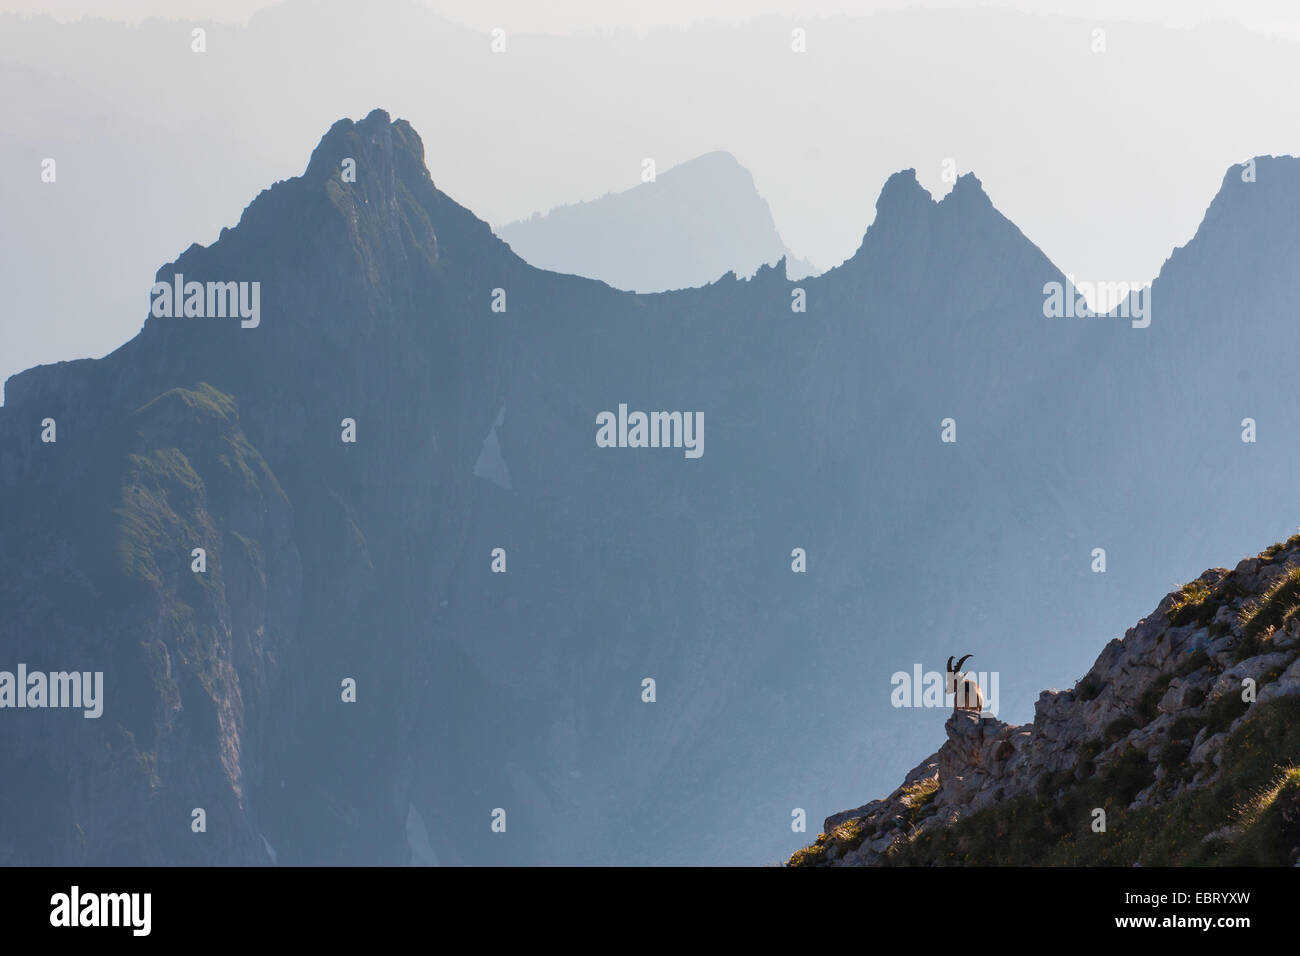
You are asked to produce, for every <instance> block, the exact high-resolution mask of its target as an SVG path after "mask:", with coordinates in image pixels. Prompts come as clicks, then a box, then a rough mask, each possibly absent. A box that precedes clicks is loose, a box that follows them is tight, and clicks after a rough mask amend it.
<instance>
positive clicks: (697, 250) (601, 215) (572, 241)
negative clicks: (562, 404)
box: [497, 152, 815, 292]
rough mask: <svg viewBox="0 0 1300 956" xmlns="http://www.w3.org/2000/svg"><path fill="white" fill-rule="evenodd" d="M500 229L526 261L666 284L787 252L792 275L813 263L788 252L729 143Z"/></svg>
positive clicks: (749, 266)
mask: <svg viewBox="0 0 1300 956" xmlns="http://www.w3.org/2000/svg"><path fill="white" fill-rule="evenodd" d="M497 234H498V235H499V236H500V237H501V238H502V239H504V240H505V241H506V242H508V243H509V244H510V247H511V249H513V250H514V251H515V252H516V253H517V254H518V255H520V256H522V257H523V258H524V259H526V260H527V261H528V262H530V263H531V264H532V265H535V266H537V267H539V268H542V269H551V270H554V271H555V272H569V273H573V274H574V275H581V276H587V277H589V278H592V279H601V280H603V281H605V282H608V283H609V284H610V285H612V286H614V287H615V288H619V289H629V290H631V291H633V292H663V291H665V290H668V289H684V288H689V287H691V286H700V285H704V284H706V283H708V282H712V281H713V280H715V279H717V278H718V277H719V276H722V275H726V274H727V273H728V272H735V273H737V274H738V275H742V276H748V275H752V274H753V273H754V272H755V271H756V270H757V269H758V267H759V266H762V265H775V264H776V263H777V262H779V261H780V260H781V259H782V258H786V259H787V261H788V273H789V277H790V278H792V279H800V278H803V277H804V276H807V275H809V274H811V273H812V272H814V271H815V270H814V269H813V268H812V266H811V265H810V264H809V263H807V262H805V261H803V260H798V259H793V257H791V256H790V252H789V250H788V249H787V248H786V247H785V243H783V242H782V241H781V237H780V236H779V235H777V231H776V225H775V224H774V223H773V222H772V212H771V210H770V209H769V208H768V206H767V203H766V202H765V201H764V200H763V198H762V197H761V196H759V194H758V191H757V190H756V189H755V188H754V179H753V177H752V176H750V174H749V171H748V170H747V169H745V167H743V166H741V165H740V163H738V162H736V159H735V157H733V156H732V155H731V154H730V153H725V152H716V153H707V154H705V155H703V156H700V157H697V158H696V159H693V160H691V161H690V162H686V163H682V164H681V165H680V166H674V167H673V168H672V169H670V170H668V171H666V172H665V173H663V175H661V176H657V177H656V178H655V179H654V181H652V182H644V183H642V184H641V185H639V186H636V187H634V188H632V189H629V190H627V191H626V192H621V193H611V194H609V195H607V196H602V197H601V198H600V199H596V200H593V201H591V202H581V203H575V204H574V205H570V206H560V207H558V208H556V209H552V210H551V211H550V212H548V213H546V214H545V215H534V216H533V217H531V218H529V219H523V220H520V221H519V222H512V223H508V224H507V225H505V226H502V227H501V228H500V229H498V230H497Z"/></svg>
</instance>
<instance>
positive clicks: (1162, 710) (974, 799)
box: [791, 535, 1300, 866]
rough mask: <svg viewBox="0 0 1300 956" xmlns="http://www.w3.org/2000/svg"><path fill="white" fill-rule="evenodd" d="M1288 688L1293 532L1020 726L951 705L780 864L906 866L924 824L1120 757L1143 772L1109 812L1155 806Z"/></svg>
mask: <svg viewBox="0 0 1300 956" xmlns="http://www.w3.org/2000/svg"><path fill="white" fill-rule="evenodd" d="M1296 695H1300V535H1298V536H1296V537H1293V538H1291V539H1290V540H1289V541H1287V542H1286V543H1285V544H1281V545H1274V546H1273V547H1272V548H1270V549H1269V550H1268V551H1266V552H1264V553H1263V554H1261V555H1260V556H1258V557H1255V558H1248V559H1245V560H1243V561H1241V562H1240V563H1239V564H1238V565H1237V567H1236V568H1235V569H1233V570H1231V571H1228V570H1226V569H1223V568H1214V569H1211V570H1208V571H1206V572H1205V573H1204V574H1202V575H1201V576H1200V577H1199V578H1198V579H1197V580H1195V581H1193V582H1191V583H1189V584H1188V585H1186V586H1184V587H1183V588H1181V589H1179V590H1178V591H1174V592H1171V593H1170V594H1168V595H1166V596H1165V598H1164V599H1163V600H1162V601H1161V602H1160V604H1159V606H1158V607H1157V608H1156V610H1155V612H1154V613H1153V614H1152V615H1151V616H1150V617H1148V618H1145V619H1144V620H1142V621H1140V622H1139V623H1138V624H1137V625H1135V626H1134V627H1132V628H1130V629H1129V630H1128V632H1127V633H1126V634H1125V635H1124V637H1123V638H1122V639H1116V640H1113V641H1111V642H1110V643H1109V644H1107V645H1106V647H1105V648H1104V649H1103V650H1102V652H1101V654H1100V655H1099V656H1098V658H1097V661H1096V663H1095V664H1094V665H1093V666H1092V668H1091V669H1090V670H1089V671H1088V673H1087V674H1085V675H1084V677H1083V678H1082V679H1081V680H1080V681H1079V682H1078V683H1077V684H1076V685H1075V686H1074V687H1073V688H1071V689H1070V690H1063V691H1062V690H1050V691H1044V692H1043V693H1042V694H1041V695H1040V697H1039V699H1038V702H1037V704H1036V705H1035V708H1034V720H1033V722H1032V723H1030V724H1027V725H1023V726H1010V725H1008V724H1005V723H1003V722H1002V721H999V720H996V719H994V718H991V717H987V716H979V715H976V714H973V713H969V712H962V711H958V712H954V714H953V715H952V716H951V717H950V718H949V719H948V721H947V723H946V724H945V730H946V732H947V738H948V739H947V740H946V741H945V742H944V744H943V746H942V747H940V748H939V750H938V751H937V752H936V753H934V754H931V755H930V756H929V757H927V758H926V759H925V760H924V761H922V762H921V763H920V764H919V765H917V767H916V768H914V769H913V770H912V771H911V772H909V773H908V774H907V776H906V777H905V778H904V780H903V783H902V785H901V786H900V787H899V788H898V789H897V790H895V791H894V792H893V793H891V794H890V795H889V796H888V797H886V798H884V799H883V800H875V801H872V802H871V803H868V804H865V805H863V806H861V807H857V808H855V809H852V810H845V811H842V812H839V813H835V814H832V815H830V816H829V817H827V818H826V820H825V823H824V825H823V832H822V834H821V836H819V838H818V841H817V842H816V843H815V844H814V845H813V846H811V847H809V848H807V849H805V850H801V851H799V852H798V853H796V854H795V855H794V857H792V858H791V863H792V864H793V865H827V864H829V865H845V866H871V865H880V864H887V863H890V862H894V861H897V862H916V860H915V859H913V858H912V857H909V856H908V854H907V852H905V851H906V850H907V848H909V847H913V846H915V845H918V844H920V843H923V842H924V841H923V839H922V838H923V837H924V836H925V835H926V834H928V833H935V832H937V831H942V830H944V829H949V828H952V827H954V826H955V825H956V824H957V823H958V822H960V821H963V820H968V819H970V818H972V817H973V816H974V815H977V814H980V813H981V812H982V811H992V810H995V809H996V808H999V807H1003V806H1005V805H1007V804H1008V803H1009V802H1011V801H1014V800H1016V799H1017V798H1028V797H1034V798H1035V799H1036V800H1038V801H1039V802H1040V803H1050V802H1051V801H1052V800H1054V799H1057V798H1059V797H1061V796H1062V795H1063V794H1066V793H1068V792H1069V791H1070V790H1071V788H1073V787H1074V786H1075V784H1076V783H1079V782H1082V781H1083V780H1085V779H1087V778H1090V777H1093V776H1095V775H1105V774H1106V772H1107V770H1108V769H1109V768H1113V767H1115V766H1116V765H1118V764H1120V763H1121V762H1123V761H1129V762H1132V763H1134V764H1135V765H1140V766H1142V767H1146V768H1153V769H1152V773H1151V779H1150V780H1149V782H1147V783H1146V784H1145V785H1144V786H1142V787H1141V789H1139V790H1137V791H1136V792H1134V793H1130V794H1128V795H1127V799H1125V800H1124V801H1123V802H1122V805H1121V806H1120V807H1118V808H1117V809H1119V810H1121V811H1124V810H1130V811H1132V810H1141V809H1144V808H1155V807H1161V806H1165V805H1168V804H1170V803H1171V802H1174V801H1177V800H1178V798H1179V797H1180V796H1182V795H1184V794H1187V793H1190V792H1193V791H1204V790H1207V789H1208V788H1211V787H1214V786H1215V785H1216V784H1217V783H1219V782H1220V777H1221V773H1220V766H1221V762H1222V759H1221V758H1222V754H1223V751H1224V746H1225V743H1227V742H1228V741H1230V740H1231V739H1232V738H1233V735H1234V734H1235V733H1236V732H1237V731H1238V730H1241V729H1242V728H1243V727H1244V726H1245V725H1246V724H1247V723H1248V722H1250V721H1251V720H1252V719H1253V717H1254V716H1255V714H1256V713H1257V709H1259V708H1263V707H1264V705H1265V704H1266V703H1267V702H1269V701H1274V700H1278V699H1281V698H1286V697H1295V696H1296ZM1264 736H1265V737H1266V738H1267V736H1268V735H1267V734H1265V735H1264ZM1274 736H1275V737H1276V735H1274ZM1274 745H1275V746H1277V751H1276V753H1274V754H1270V755H1268V756H1269V757H1273V758H1276V759H1275V761H1274V762H1275V764H1276V766H1277V767H1279V768H1283V769H1285V768H1287V767H1294V766H1297V765H1300V750H1297V747H1296V744H1295V742H1294V741H1289V740H1288V741H1286V742H1279V741H1277V740H1276V739H1275V740H1274ZM1295 773H1296V774H1300V771H1295ZM1288 780H1289V778H1287V777H1284V778H1283V780H1282V782H1281V783H1279V784H1277V785H1276V793H1275V794H1273V796H1275V797H1276V801H1275V802H1276V807H1275V810H1276V814H1277V815H1276V816H1275V817H1271V818H1270V821H1271V823H1270V825H1271V826H1272V828H1273V830H1275V831H1276V833H1272V831H1270V834H1271V837H1275V838H1276V839H1277V840H1278V841H1280V846H1281V851H1282V852H1283V855H1284V856H1286V857H1288V858H1291V859H1297V860H1300V833H1296V832H1295V831H1296V828H1295V824H1294V819H1295V817H1296V816H1297V813H1296V810H1295V801H1296V799H1297V794H1296V792H1295V790H1294V784H1293V783H1288ZM1278 821H1281V823H1280V824H1279V822H1278ZM1242 832H1243V827H1242V825H1240V823H1237V824H1233V823H1229V822H1227V821H1225V826H1223V827H1221V828H1219V829H1218V830H1214V831H1212V832H1208V833H1206V834H1204V837H1203V839H1204V840H1213V839H1219V840H1223V841H1226V842H1231V841H1233V840H1235V839H1240V838H1241V834H1242ZM1288 834H1290V836H1288ZM1287 841H1290V842H1289V843H1288V842H1287ZM949 862H963V861H961V860H955V861H949ZM966 862H978V863H989V862H998V861H997V860H988V859H978V860H969V861H966ZM1132 862H1134V863H1137V862H1141V861H1140V860H1133V861H1132Z"/></svg>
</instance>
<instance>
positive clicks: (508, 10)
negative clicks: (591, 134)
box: [0, 0, 1300, 38]
mask: <svg viewBox="0 0 1300 956" xmlns="http://www.w3.org/2000/svg"><path fill="white" fill-rule="evenodd" d="M424 5H425V6H427V7H429V8H430V9H432V10H434V11H436V12H437V13H438V14H439V15H440V16H443V17H446V18H447V19H449V20H454V21H456V22H458V23H461V24H464V25H465V26H469V27H473V28H475V29H481V30H490V29H491V28H492V27H494V26H503V27H507V28H509V29H512V30H514V31H528V32H545V33H571V32H575V31H586V30H601V29H620V28H651V27H664V26H685V25H686V24H689V23H691V22H693V21H696V20H729V21H734V20H745V19H749V18H752V17H758V16H766V15H770V14H781V15H785V16H789V17H792V18H816V17H825V16H833V15H835V14H860V13H872V12H877V11H883V10H901V9H916V8H934V9H947V8H954V7H1002V8H1008V9H1015V10H1021V11H1024V12H1026V13H1040V14H1051V13H1055V14H1062V15H1066V16H1080V17H1097V18H1098V19H1103V20H1145V21H1152V22H1156V23H1161V24H1164V25H1166V26H1174V27H1186V26H1193V25H1195V24H1197V23H1201V22H1205V21H1210V20H1228V21H1231V22H1233V23H1239V24H1241V25H1243V26H1245V27H1248V28H1250V29H1252V30H1257V31H1260V32H1263V33H1272V34H1277V35H1281V36H1289V37H1292V38H1300V4H1298V3H1295V2H1293V0H1021V2H1019V3H1016V2H1002V3H988V2H976V0H942V2H924V0H920V2H918V0H656V2H655V3H645V2H644V0H564V2H562V3H540V2H538V0H425V3H424ZM271 6H275V0H0V12H6V11H7V12H22V13H44V14H49V15H51V16H55V17H58V18H60V19H75V18H77V17H80V16H84V15H91V16H97V17H104V18H108V19H115V20H125V21H129V22H134V21H138V20H141V19H143V18H146V17H168V18H176V19H196V18H197V19H207V20H218V21H225V22H230V23H239V22H243V21H246V20H247V19H248V17H249V16H250V15H252V14H253V13H255V12H256V11H258V10H261V9H263V8H265V7H271ZM364 8H365V5H364V3H360V4H358V7H357V9H358V13H359V14H360V13H361V11H363V10H364Z"/></svg>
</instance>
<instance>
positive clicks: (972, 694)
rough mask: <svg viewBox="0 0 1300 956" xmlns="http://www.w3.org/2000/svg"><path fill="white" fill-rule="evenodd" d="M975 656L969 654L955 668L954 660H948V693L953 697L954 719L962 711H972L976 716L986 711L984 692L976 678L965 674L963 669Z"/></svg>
mask: <svg viewBox="0 0 1300 956" xmlns="http://www.w3.org/2000/svg"><path fill="white" fill-rule="evenodd" d="M974 656H975V655H973V654H967V655H966V656H965V657H963V658H962V659H961V660H959V661H958V662H957V664H956V666H953V663H952V658H951V657H950V658H948V674H947V678H948V693H950V694H952V695H953V698H952V712H953V716H954V717H955V716H956V715H957V712H958V711H961V710H966V711H970V712H972V713H974V714H975V715H976V716H978V715H979V714H980V713H981V712H983V710H984V691H982V690H980V685H979V684H978V683H976V681H975V678H973V677H971V676H970V675H969V674H963V673H962V669H961V666H962V665H963V664H965V663H966V662H967V661H968V660H970V659H971V658H972V657H974Z"/></svg>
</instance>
